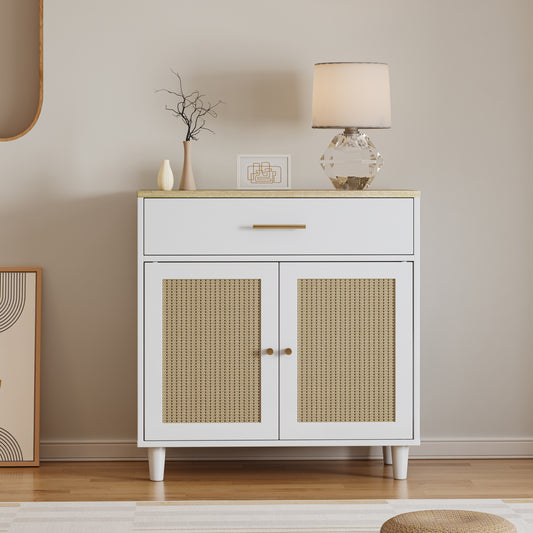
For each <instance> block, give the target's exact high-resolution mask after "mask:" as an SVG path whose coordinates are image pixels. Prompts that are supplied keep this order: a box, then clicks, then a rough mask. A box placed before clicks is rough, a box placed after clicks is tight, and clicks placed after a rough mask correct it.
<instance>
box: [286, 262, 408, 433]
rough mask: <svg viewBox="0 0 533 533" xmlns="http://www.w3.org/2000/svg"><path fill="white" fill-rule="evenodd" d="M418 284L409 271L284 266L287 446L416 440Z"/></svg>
mask: <svg viewBox="0 0 533 533" xmlns="http://www.w3.org/2000/svg"><path fill="white" fill-rule="evenodd" d="M412 275H413V271H412V263H410V262H353V263H351V262H338V263H333V262H324V263H281V267H280V354H281V355H280V417H281V419H280V438H281V439H282V440H285V439H328V440H331V439H342V440H344V439H346V440H376V439H412V438H413V328H412V325H413V295H412ZM286 349H289V350H288V352H292V353H285V350H286Z"/></svg>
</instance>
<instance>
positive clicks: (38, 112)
mask: <svg viewBox="0 0 533 533" xmlns="http://www.w3.org/2000/svg"><path fill="white" fill-rule="evenodd" d="M43 1H44V0H39V102H38V104H37V111H36V112H35V116H34V117H33V120H32V121H31V123H30V125H29V126H28V127H27V128H26V129H25V130H24V131H22V132H20V133H17V135H13V136H12V137H0V142H6V141H14V140H15V139H19V138H20V137H22V136H24V135H26V133H28V132H29V131H30V130H31V129H32V128H33V126H35V124H36V123H37V120H38V119H39V115H40V114H41V108H42V107H43Z"/></svg>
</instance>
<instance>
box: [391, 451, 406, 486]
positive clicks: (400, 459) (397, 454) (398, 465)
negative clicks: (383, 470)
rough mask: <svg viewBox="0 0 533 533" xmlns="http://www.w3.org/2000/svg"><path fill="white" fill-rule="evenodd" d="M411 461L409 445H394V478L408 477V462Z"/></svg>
mask: <svg viewBox="0 0 533 533" xmlns="http://www.w3.org/2000/svg"><path fill="white" fill-rule="evenodd" d="M408 462H409V446H393V447H392V473H393V475H394V479H407V463H408Z"/></svg>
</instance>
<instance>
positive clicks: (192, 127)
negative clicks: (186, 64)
mask: <svg viewBox="0 0 533 533" xmlns="http://www.w3.org/2000/svg"><path fill="white" fill-rule="evenodd" d="M171 72H172V74H174V75H175V76H176V77H177V78H178V82H179V88H178V90H177V91H170V90H169V89H158V90H157V91H156V92H166V93H168V94H172V95H173V96H175V97H176V98H177V99H178V101H177V103H176V104H175V105H174V106H169V105H166V106H165V109H166V110H167V111H170V112H171V113H172V114H173V115H174V116H175V117H176V118H181V120H183V122H184V123H185V125H186V126H187V135H186V136H185V140H186V141H191V140H192V141H197V140H198V134H199V133H200V132H201V131H209V132H210V133H215V132H214V131H213V130H210V129H209V128H207V127H206V125H205V124H206V118H207V117H213V118H216V117H217V113H216V111H215V107H217V106H218V105H219V104H222V103H224V102H222V100H219V101H218V102H217V103H216V104H212V103H211V102H207V103H206V102H205V101H204V98H205V97H206V95H205V94H200V91H193V92H192V93H190V94H185V92H184V90H183V83H182V81H181V76H180V75H179V74H178V73H177V72H174V71H173V70H171Z"/></svg>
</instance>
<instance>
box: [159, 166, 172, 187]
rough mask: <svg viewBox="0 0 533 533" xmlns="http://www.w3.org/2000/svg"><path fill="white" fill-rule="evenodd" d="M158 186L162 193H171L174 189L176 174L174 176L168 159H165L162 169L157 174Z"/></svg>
mask: <svg viewBox="0 0 533 533" xmlns="http://www.w3.org/2000/svg"><path fill="white" fill-rule="evenodd" d="M157 186H158V187H159V190H160V191H171V190H172V187H174V174H172V169H171V168H170V162H169V160H168V159H163V162H162V163H161V168H160V169H159V173H158V174H157Z"/></svg>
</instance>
